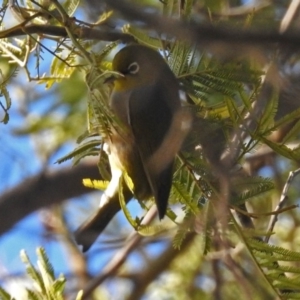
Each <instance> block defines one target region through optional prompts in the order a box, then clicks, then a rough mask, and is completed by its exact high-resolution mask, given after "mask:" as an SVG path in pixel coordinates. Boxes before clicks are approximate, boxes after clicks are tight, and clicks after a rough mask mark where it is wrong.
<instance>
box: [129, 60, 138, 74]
mask: <svg viewBox="0 0 300 300" xmlns="http://www.w3.org/2000/svg"><path fill="white" fill-rule="evenodd" d="M139 70H140V66H139V65H138V63H137V62H133V63H132V64H130V65H129V67H128V72H129V73H130V74H136V73H137V72H138V71H139Z"/></svg>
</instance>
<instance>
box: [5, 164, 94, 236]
mask: <svg viewBox="0 0 300 300" xmlns="http://www.w3.org/2000/svg"><path fill="white" fill-rule="evenodd" d="M83 178H99V171H98V169H97V167H96V164H91V163H85V164H80V165H78V166H76V167H74V168H70V167H69V168H65V169H62V170H59V171H55V172H45V173H42V174H38V175H36V176H33V177H31V178H28V179H26V180H25V181H23V182H22V183H21V184H19V185H17V186H15V187H14V188H12V189H11V190H9V191H7V192H6V193H4V194H3V195H1V196H0V220H1V222H0V235H1V234H3V233H5V232H6V231H8V230H9V229H10V228H12V227H13V226H14V225H15V224H16V223H17V222H18V221H20V220H21V219H23V218H24V217H26V216H27V215H28V214H30V213H32V212H33V211H35V210H37V209H40V208H41V207H44V206H49V205H52V204H55V203H60V202H62V201H64V200H66V199H69V198H73V197H77V196H80V195H82V194H86V193H90V192H92V191H94V190H92V189H88V188H86V187H84V186H83V184H82V179H83Z"/></svg>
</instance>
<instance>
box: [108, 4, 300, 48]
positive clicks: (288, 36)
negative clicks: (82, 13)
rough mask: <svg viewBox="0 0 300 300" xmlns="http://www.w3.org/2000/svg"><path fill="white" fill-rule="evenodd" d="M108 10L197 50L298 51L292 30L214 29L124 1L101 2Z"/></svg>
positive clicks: (222, 26)
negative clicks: (218, 46)
mask: <svg viewBox="0 0 300 300" xmlns="http://www.w3.org/2000/svg"><path fill="white" fill-rule="evenodd" d="M104 2H106V3H107V5H108V6H110V7H111V8H112V9H114V10H116V11H119V12H121V13H122V14H123V16H124V17H125V18H126V19H128V20H131V21H133V20H134V21H139V22H142V23H143V24H145V25H147V26H148V27H150V28H152V29H155V30H157V31H158V32H164V33H167V34H170V35H173V36H174V37H177V38H179V39H180V40H183V41H187V42H190V43H193V44H194V43H196V44H198V45H199V46H201V47H207V46H210V45H209V44H210V43H216V42H222V43H223V44H227V45H228V46H230V48H231V51H234V48H233V44H238V45H247V46H248V47H249V46H254V45H255V46H261V45H267V44H275V43H279V44H281V45H283V44H284V45H285V46H289V47H294V48H296V47H299V45H300V38H299V33H298V31H296V30H290V31H288V32H285V33H279V32H278V31H277V30H274V29H265V28H264V30H261V29H246V28H244V29H243V28H239V27H233V26H225V25H224V24H222V25H220V26H217V25H212V24H209V23H201V24H195V23H187V22H182V21H177V20H174V19H170V18H167V17H165V16H161V15H159V14H157V13H148V12H145V10H143V6H140V5H133V4H131V3H129V2H128V1H120V0H104Z"/></svg>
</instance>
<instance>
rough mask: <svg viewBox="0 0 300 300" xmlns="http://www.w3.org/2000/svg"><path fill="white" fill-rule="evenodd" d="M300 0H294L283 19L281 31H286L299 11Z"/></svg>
mask: <svg viewBox="0 0 300 300" xmlns="http://www.w3.org/2000/svg"><path fill="white" fill-rule="evenodd" d="M299 5H300V0H292V1H291V3H290V5H289V7H288V9H287V11H286V13H285V15H284V17H283V18H282V20H281V23H280V28H279V32H280V33H284V32H285V31H286V30H287V29H288V27H290V25H291V23H292V21H293V19H294V18H295V16H296V13H297V11H299Z"/></svg>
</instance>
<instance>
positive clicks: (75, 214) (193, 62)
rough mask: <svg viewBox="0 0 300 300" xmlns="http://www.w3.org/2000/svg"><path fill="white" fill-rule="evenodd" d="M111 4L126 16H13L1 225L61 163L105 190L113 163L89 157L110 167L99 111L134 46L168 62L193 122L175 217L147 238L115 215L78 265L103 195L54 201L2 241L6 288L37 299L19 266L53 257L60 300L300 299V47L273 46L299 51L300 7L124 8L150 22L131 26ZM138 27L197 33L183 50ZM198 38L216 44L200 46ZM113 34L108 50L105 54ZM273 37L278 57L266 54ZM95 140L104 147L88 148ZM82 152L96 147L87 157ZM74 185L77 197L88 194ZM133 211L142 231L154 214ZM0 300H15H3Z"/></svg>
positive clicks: (8, 13)
mask: <svg viewBox="0 0 300 300" xmlns="http://www.w3.org/2000/svg"><path fill="white" fill-rule="evenodd" d="M112 3H115V5H116V7H118V1H112V2H111V3H110V2H109V1H95V0H86V1H75V0H73V1H60V2H58V1H52V0H49V1H33V0H27V1H20V2H18V1H13V0H12V1H3V5H2V9H1V14H0V17H1V21H2V23H1V25H2V28H1V29H2V31H1V32H0V38H1V40H0V51H1V58H0V70H1V73H0V76H1V98H0V101H1V102H0V104H1V107H0V119H1V120H2V121H3V122H2V123H1V125H0V126H1V133H2V134H1V136H0V141H1V142H2V147H1V149H0V155H1V165H0V176H1V182H2V185H1V195H0V211H1V210H2V211H3V209H2V208H1V205H2V204H3V203H4V200H3V199H4V198H5V196H6V195H7V193H8V192H12V195H14V191H16V192H17V191H18V190H19V188H20V186H21V185H22V184H25V185H26V183H27V182H28V181H27V180H28V178H31V177H33V176H37V177H39V176H40V177H42V176H44V175H45V174H48V172H50V173H51V172H57V173H59V172H62V171H63V170H65V169H67V168H68V167H69V166H70V165H71V162H70V161H69V160H67V161H65V158H70V157H73V158H74V160H73V162H76V163H78V166H76V167H74V168H73V169H71V172H72V170H73V171H74V172H75V171H76V168H78V167H79V166H83V167H84V166H85V165H89V164H92V165H94V166H95V168H96V167H97V165H98V167H99V170H100V173H99V178H98V177H97V178H91V179H100V178H101V177H100V174H101V175H103V174H104V173H105V170H106V171H107V169H106V160H105V157H101V160H100V164H99V161H98V157H97V156H89V154H93V155H95V154H97V152H98V151H99V148H100V142H101V137H99V129H100V131H101V130H102V131H101V132H102V133H103V130H104V129H105V128H104V126H103V124H104V123H105V121H106V119H105V118H106V111H105V106H104V105H102V104H103V103H104V102H99V101H105V97H107V95H108V94H109V90H108V89H107V87H105V86H104V85H103V84H102V83H103V79H104V78H105V75H103V74H106V73H105V72H107V71H109V68H110V62H111V59H112V57H113V56H114V54H115V53H116V51H117V50H118V49H119V48H120V46H122V45H124V42H125V41H128V40H129V39H133V40H134V41H136V42H139V43H141V44H145V45H148V46H151V47H153V48H155V49H158V50H159V51H161V54H162V55H164V57H165V58H166V60H167V61H168V63H169V65H170V67H171V69H172V70H173V72H174V73H175V75H176V76H177V77H178V80H179V81H180V83H181V84H182V89H183V91H184V92H186V94H187V104H188V105H189V106H190V109H191V111H193V113H194V114H195V116H196V117H195V122H194V126H193V130H192V132H191V135H190V136H189V139H188V141H187V143H186V145H185V147H184V149H183V152H182V153H181V154H180V156H179V157H178V159H177V162H176V171H175V174H174V185H173V188H172V193H171V198H170V203H171V208H172V210H173V215H172V214H171V218H170V219H166V220H163V222H162V223H158V222H157V223H155V224H156V225H159V226H149V228H148V231H147V232H146V233H145V232H143V234H144V235H145V236H144V237H142V236H140V235H139V234H138V233H134V230H133V228H132V227H131V226H130V225H129V224H128V222H127V220H126V219H125V217H124V213H123V212H120V213H119V214H118V215H117V217H116V218H114V219H113V220H112V221H111V222H110V224H109V226H108V227H107V228H106V230H105V232H104V233H103V235H102V236H101V237H100V239H99V240H98V242H97V244H96V245H94V247H93V248H92V249H91V250H90V251H89V252H88V253H87V254H85V255H83V254H82V253H81V251H80V249H78V247H77V246H76V245H75V243H74V241H73V239H72V232H73V231H74V230H75V229H76V228H77V227H78V226H79V225H80V224H81V223H82V222H83V221H84V220H85V219H86V218H87V217H88V216H89V215H90V214H91V213H92V212H93V211H95V210H96V209H97V205H98V202H99V199H100V195H101V192H99V191H96V192H94V193H87V194H84V195H81V193H78V197H74V198H76V199H63V200H65V202H62V203H60V204H57V202H61V201H55V200H53V205H52V206H50V207H47V208H43V209H42V210H39V211H38V212H36V213H34V214H31V215H30V216H29V217H27V218H25V219H24V220H21V219H19V221H20V223H18V224H17V225H16V226H15V228H14V229H12V230H11V231H9V232H8V233H6V234H5V235H4V236H3V237H2V239H1V240H0V243H1V247H0V248H1V249H2V250H1V251H0V254H1V257H0V263H1V266H0V270H1V272H0V281H1V285H2V287H3V288H4V289H5V290H6V291H7V292H9V293H11V294H13V295H14V297H15V298H16V299H28V297H29V296H28V294H26V293H25V296H24V295H23V296H22V295H21V291H22V287H24V286H26V287H29V289H32V282H31V281H29V282H28V280H27V279H26V277H24V273H25V272H24V270H23V268H22V264H21V262H19V261H18V258H17V256H18V252H19V251H20V250H21V249H23V248H25V249H26V251H28V253H29V255H32V253H34V251H35V248H36V247H37V246H39V245H42V246H43V247H45V249H46V251H47V253H48V255H49V259H50V262H51V264H52V266H53V268H54V270H55V272H56V273H59V272H63V273H64V275H65V278H66V279H67V283H66V285H65V286H64V288H65V289H62V286H59V285H58V286H56V285H54V288H55V289H56V291H57V292H60V293H61V294H63V295H64V298H65V299H71V298H72V299H73V298H74V297H75V295H77V292H78V291H79V290H80V289H83V290H84V294H83V299H233V298H234V297H237V298H238V299H299V298H300V296H299V294H300V293H299V292H300V291H299V272H300V268H299V262H300V250H299V241H300V240H299V238H298V235H299V234H298V233H299V228H300V218H299V213H298V209H297V207H296V206H297V205H298V201H299V188H298V187H299V178H298V177H297V174H298V173H299V171H298V168H299V159H300V154H299V130H298V128H299V124H300V123H299V116H300V107H299V100H298V98H299V84H298V83H299V75H300V73H299V72H300V69H299V66H300V60H299V51H298V48H297V45H298V44H299V41H298V39H295V46H292V43H291V42H289V43H287V44H284V43H282V42H281V43H279V42H278V43H276V37H280V35H282V36H285V35H286V36H289V37H290V39H291V38H293V37H296V36H297V33H298V31H299V4H298V3H297V1H293V0H292V1H290V2H289V1H276V2H271V1H248V2H245V1H239V0H233V1H230V0H207V1H202V0H194V1H191V0H182V1H179V0H164V1H156V0H148V1H126V2H125V1H124V3H126V4H128V8H131V6H130V5H131V4H132V5H134V7H137V8H138V9H139V10H140V15H138V14H133V15H131V17H130V16H129V15H126V11H122V9H121V5H120V3H119V5H120V10H118V9H112V6H113V4H112ZM110 4H111V6H109V5H110ZM113 8H114V7H113ZM143 14H148V15H150V16H152V18H153V19H154V20H155V18H159V17H160V16H162V18H165V22H166V24H169V23H168V22H169V21H170V20H176V21H178V22H179V21H180V22H185V23H184V24H192V25H193V26H194V27H190V29H191V31H190V36H187V37H184V36H182V34H180V33H178V36H176V37H174V36H173V35H172V34H171V33H170V32H168V31H166V32H165V31H164V30H162V31H159V30H158V28H156V27H155V26H153V25H151V24H148V23H147V20H146V19H145V21H144V22H143V21H141V16H142V15H143ZM67 16H69V17H70V18H67ZM170 24H171V23H170ZM180 24H182V23H180ZM34 26H36V27H34ZM197 26H198V27H197ZM201 26H202V27H203V28H205V29H206V28H207V27H206V26H212V27H209V28H214V29H217V30H219V31H218V33H219V35H218V34H216V35H215V36H211V37H210V39H208V40H207V39H204V38H203V41H202V42H199V40H196V39H195V41H192V38H191V37H193V36H196V35H195V32H194V31H193V30H195V31H196V32H197V30H199V28H201ZM66 28H67V30H66ZM96 30H99V31H100V33H99V32H96ZM223 30H224V31H223ZM236 30H240V32H241V33H244V38H243V40H241V41H239V40H235V41H230V40H226V38H223V37H222V34H225V33H229V35H230V33H232V36H233V37H234V35H235V34H236V32H237V31H236ZM103 32H108V33H109V34H111V36H110V37H109V38H106V39H104V38H101V33H103ZM115 32H117V33H118V34H120V35H119V36H118V41H117V38H114V36H113V34H114V33H115ZM199 32H200V31H199ZM264 33H265V36H264V37H265V39H266V37H268V34H269V37H270V43H266V41H265V40H263V39H262V38H261V40H260V37H261V36H263V35H260V34H264ZM295 33H296V34H295ZM97 34H98V35H97ZM201 34H202V35H203V33H201ZM276 34H277V35H276ZM293 34H294V35H293ZM274 36H275V38H274ZM77 37H80V38H78V39H77ZM187 41H188V42H187ZM253 41H255V43H254V42H253ZM122 42H123V43H122ZM193 42H194V43H193ZM92 72H95V74H96V75H95V76H94V77H93V76H92V77H89V78H88V77H86V74H87V73H89V74H91V73H92ZM97 76H100V80H99V84H98V86H97V89H98V90H97V91H98V92H99V94H97V95H96V96H95V98H92V97H91V95H90V92H91V90H90V87H91V85H90V83H91V82H94V80H95V78H97ZM86 81H87V82H86ZM86 83H87V84H86ZM99 103H102V104H101V105H100V104H99ZM99 116H101V117H103V116H104V118H103V119H101V121H99ZM101 126H102V127H101ZM95 135H97V136H95ZM91 139H96V143H93V144H88V143H89V142H90V141H91ZM77 142H78V143H77ZM84 143H87V144H86V145H90V146H91V147H85V148H84V151H82V148H80V146H82V145H83V144H84ZM78 146H79V148H77V150H78V151H77V152H76V153H73V154H71V155H70V153H72V151H73V150H74V149H75V148H76V147H78ZM82 157H85V158H84V159H82V160H80V159H81V158H82ZM79 158H80V159H79ZM57 161H60V162H63V163H61V164H57V163H55V162H57ZM291 171H295V173H292V174H290V172H291ZM103 172H104V173H103ZM289 175H291V177H290V180H288V176H289ZM82 179H83V178H82ZM72 184H73V185H74V190H76V188H75V185H76V184H78V183H75V182H74V183H72V182H71V185H72ZM51 188H52V189H53V190H56V189H57V186H53V187H51ZM39 192H40V191H39V190H36V191H32V193H34V194H39ZM59 193H60V191H59V190H57V194H59ZM80 195H81V196H80ZM41 201H42V199H41ZM26 205H28V206H30V203H25V204H24V203H22V202H20V206H19V207H15V208H14V209H15V210H16V211H17V210H18V209H22V207H23V206H26ZM128 207H129V212H130V215H131V217H132V218H133V219H135V220H138V218H141V217H142V216H143V215H144V214H145V210H144V209H145V208H144V207H143V208H141V207H140V205H139V204H138V203H137V201H132V203H129V205H128ZM246 209H247V211H246ZM33 210H34V209H32V210H29V211H30V212H31V211H33ZM274 211H275V214H270V213H271V212H274ZM4 214H6V215H9V214H13V213H12V212H11V211H5V212H4ZM136 216H137V217H136ZM274 216H277V217H278V218H277V219H274ZM175 219H176V223H174V220H175ZM251 221H253V225H254V226H252V225H251ZM273 221H274V227H272V226H271V224H272V222H273ZM2 222H3V221H2ZM0 225H1V221H0ZM2 225H3V224H2ZM1 232H3V231H1ZM12 241H13V242H12ZM120 257H122V258H123V260H121V262H119V263H118V258H120ZM50 269H51V268H50V265H49V266H48V267H47V268H44V269H43V271H41V272H44V273H51V270H50ZM51 276H52V275H51ZM51 278H53V280H55V278H54V277H51ZM41 280H43V279H41ZM2 297H3V299H6V298H5V297H8V298H7V299H9V296H8V295H6V296H5V293H4V292H3V294H2ZM32 297H33V298H32V299H34V296H32ZM0 298H1V297H0ZM45 299H48V298H45ZM51 299H60V298H58V296H57V295H56V296H53V298H51Z"/></svg>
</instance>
